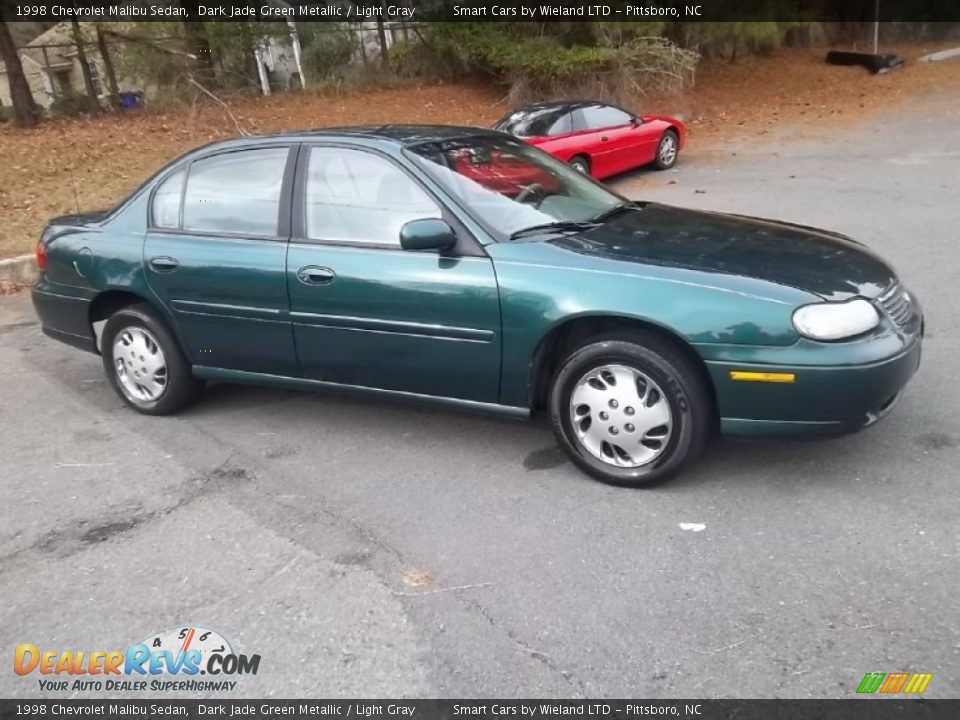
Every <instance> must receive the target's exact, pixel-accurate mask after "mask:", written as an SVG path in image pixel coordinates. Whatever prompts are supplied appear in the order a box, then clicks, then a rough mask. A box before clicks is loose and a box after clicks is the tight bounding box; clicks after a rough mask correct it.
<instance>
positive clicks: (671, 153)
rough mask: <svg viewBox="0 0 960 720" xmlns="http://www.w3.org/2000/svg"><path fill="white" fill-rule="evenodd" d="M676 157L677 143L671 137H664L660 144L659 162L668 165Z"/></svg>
mask: <svg viewBox="0 0 960 720" xmlns="http://www.w3.org/2000/svg"><path fill="white" fill-rule="evenodd" d="M676 157H677V141H676V140H675V139H674V137H673V135H664V137H663V140H662V141H661V142H660V162H662V163H663V164H664V165H669V164H670V163H672V162H673V160H674V158H676Z"/></svg>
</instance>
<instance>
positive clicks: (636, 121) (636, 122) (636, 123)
mask: <svg viewBox="0 0 960 720" xmlns="http://www.w3.org/2000/svg"><path fill="white" fill-rule="evenodd" d="M630 124H631V125H633V126H634V127H636V126H639V125H643V118H641V117H639V116H638V115H634V116H633V117H631V118H630Z"/></svg>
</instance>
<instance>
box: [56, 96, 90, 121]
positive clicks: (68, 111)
mask: <svg viewBox="0 0 960 720" xmlns="http://www.w3.org/2000/svg"><path fill="white" fill-rule="evenodd" d="M47 111H48V112H49V113H50V115H51V116H52V117H77V116H78V115H83V113H85V112H87V98H86V97H85V96H83V95H81V94H80V93H76V92H67V93H63V94H62V95H57V97H55V98H54V99H53V102H52V103H50V107H49V108H48V110H47Z"/></svg>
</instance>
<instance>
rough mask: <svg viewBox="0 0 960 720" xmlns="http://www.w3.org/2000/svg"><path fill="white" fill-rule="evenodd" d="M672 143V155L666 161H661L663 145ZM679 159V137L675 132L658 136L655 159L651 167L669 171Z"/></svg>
mask: <svg viewBox="0 0 960 720" xmlns="http://www.w3.org/2000/svg"><path fill="white" fill-rule="evenodd" d="M671 142H672V143H673V148H674V151H673V155H672V156H670V157H669V158H668V159H667V160H666V161H664V160H663V154H664V150H665V147H664V146H665V145H666V144H668V143H671ZM679 158H680V136H679V135H677V131H676V130H667V131H665V132H664V133H663V135H661V136H660V142H659V143H657V157H656V158H655V159H654V161H653V166H654V167H655V168H656V169H657V170H669V169H670V168H672V167H673V166H674V165H676V164H677V160H678V159H679Z"/></svg>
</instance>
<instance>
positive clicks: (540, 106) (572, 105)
mask: <svg viewBox="0 0 960 720" xmlns="http://www.w3.org/2000/svg"><path fill="white" fill-rule="evenodd" d="M587 105H609V106H610V107H617V105H614V104H613V103H609V102H604V101H603V100H545V101H544V102H536V103H530V104H529V105H521V106H520V107H518V108H514V109H513V110H511V111H510V114H511V115H512V114H513V113H518V112H530V111H534V110H547V109H550V108H565V109H569V110H574V109H576V108H581V107H586V106H587Z"/></svg>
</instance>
